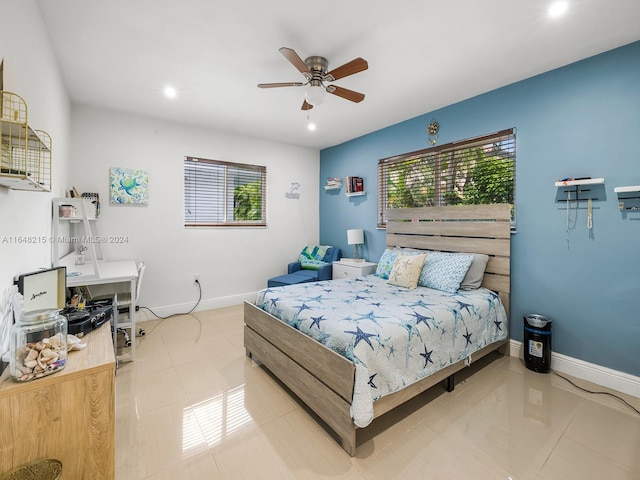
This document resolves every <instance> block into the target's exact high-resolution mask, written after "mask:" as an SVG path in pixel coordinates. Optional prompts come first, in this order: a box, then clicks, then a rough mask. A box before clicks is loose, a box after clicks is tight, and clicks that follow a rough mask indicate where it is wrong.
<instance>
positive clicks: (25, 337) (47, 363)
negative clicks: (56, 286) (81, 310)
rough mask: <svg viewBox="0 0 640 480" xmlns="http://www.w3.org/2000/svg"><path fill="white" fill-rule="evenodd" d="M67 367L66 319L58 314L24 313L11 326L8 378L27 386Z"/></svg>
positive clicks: (40, 311)
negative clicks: (28, 383)
mask: <svg viewBox="0 0 640 480" xmlns="http://www.w3.org/2000/svg"><path fill="white" fill-rule="evenodd" d="M66 363H67V319H66V318H65V317H64V316H62V315H60V314H59V312H58V310H34V311H31V312H23V313H22V315H21V317H20V320H19V321H17V322H16V323H15V324H14V325H13V326H12V334H11V358H10V371H11V376H12V377H13V378H14V379H15V380H16V381H19V382H26V381H29V380H33V379H36V378H41V377H44V376H46V375H50V374H52V373H55V372H57V371H59V370H62V369H63V368H64V366H65V364H66Z"/></svg>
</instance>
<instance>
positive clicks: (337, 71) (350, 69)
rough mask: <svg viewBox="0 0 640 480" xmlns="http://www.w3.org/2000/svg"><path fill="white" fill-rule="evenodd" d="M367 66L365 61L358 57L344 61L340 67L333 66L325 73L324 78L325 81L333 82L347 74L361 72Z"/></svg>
mask: <svg viewBox="0 0 640 480" xmlns="http://www.w3.org/2000/svg"><path fill="white" fill-rule="evenodd" d="M367 68H369V64H368V63H367V61H366V60H365V59H364V58H360V57H358V58H356V59H354V60H351V61H350V62H348V63H345V64H344V65H342V66H341V67H338V68H334V69H333V70H331V71H330V72H329V73H327V74H326V75H325V77H324V78H325V80H326V81H327V82H333V81H335V80H339V79H341V78H344V77H347V76H349V75H353V74H354V73H358V72H362V71H363V70H366V69H367Z"/></svg>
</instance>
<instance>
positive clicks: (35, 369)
mask: <svg viewBox="0 0 640 480" xmlns="http://www.w3.org/2000/svg"><path fill="white" fill-rule="evenodd" d="M42 372H44V369H43V368H42V367H40V365H36V366H35V368H34V369H33V373H35V374H38V373H42Z"/></svg>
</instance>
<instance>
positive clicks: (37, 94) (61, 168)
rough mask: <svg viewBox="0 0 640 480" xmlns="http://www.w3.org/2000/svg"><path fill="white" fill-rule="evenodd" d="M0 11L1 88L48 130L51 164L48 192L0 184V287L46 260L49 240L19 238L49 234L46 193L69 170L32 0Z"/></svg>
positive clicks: (61, 108)
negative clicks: (20, 100)
mask: <svg viewBox="0 0 640 480" xmlns="http://www.w3.org/2000/svg"><path fill="white" fill-rule="evenodd" d="M0 12H1V13H0V15H1V16H2V22H1V23H2V27H1V28H0V58H4V89H5V90H7V91H10V92H13V93H16V94H18V95H20V96H21V97H23V98H24V99H25V101H26V104H27V107H28V116H29V124H30V125H32V126H33V127H34V128H36V129H39V130H44V131H46V132H47V133H49V134H50V135H51V139H52V165H53V166H52V169H53V174H52V190H53V191H52V193H39V192H23V191H17V190H9V189H7V188H5V187H0V289H4V288H6V287H8V286H10V285H11V283H12V280H13V276H14V275H16V274H19V273H24V272H29V271H33V270H36V269H38V268H40V267H50V266H51V260H50V258H51V253H50V252H51V245H50V244H49V243H48V241H46V242H41V243H35V244H34V243H24V242H27V241H28V240H29V239H34V238H38V239H39V238H41V237H47V239H48V237H49V235H50V232H51V198H52V197H53V196H57V195H60V194H61V193H62V191H63V189H64V186H65V185H64V183H65V182H64V181H63V179H65V178H67V174H68V171H69V168H68V165H69V162H68V153H69V152H68V144H69V115H70V106H69V99H68V97H67V94H66V90H65V88H64V85H63V82H62V78H61V75H60V72H59V70H58V66H57V63H56V60H55V58H54V56H53V52H52V50H51V46H50V43H49V39H48V37H47V34H46V30H45V27H44V24H43V22H42V18H41V16H40V11H39V9H38V7H37V6H36V4H35V2H34V1H33V0H20V1H18V0H0ZM16 242H21V243H16Z"/></svg>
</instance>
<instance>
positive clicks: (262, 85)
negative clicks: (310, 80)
mask: <svg viewBox="0 0 640 480" xmlns="http://www.w3.org/2000/svg"><path fill="white" fill-rule="evenodd" d="M302 85H304V83H302V82H285V83H259V84H258V87H260V88H277V87H301V86H302Z"/></svg>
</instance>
